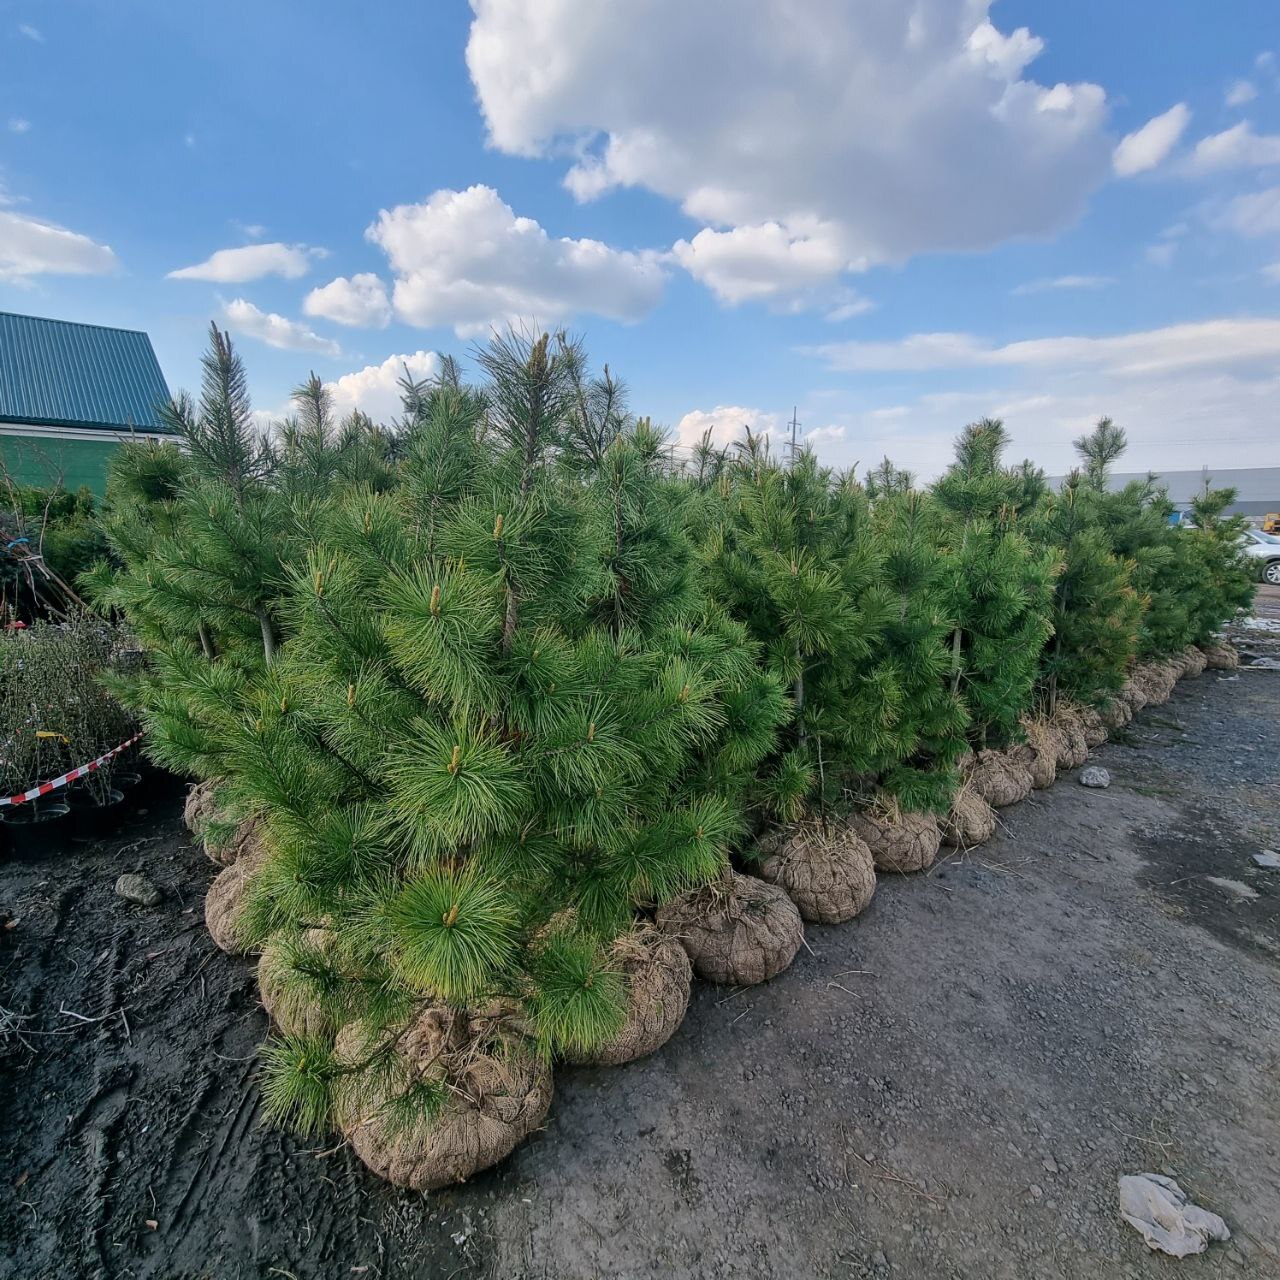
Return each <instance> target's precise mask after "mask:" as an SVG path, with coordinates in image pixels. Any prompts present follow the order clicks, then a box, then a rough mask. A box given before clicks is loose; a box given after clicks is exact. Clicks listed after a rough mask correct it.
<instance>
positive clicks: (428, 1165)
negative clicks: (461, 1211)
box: [334, 1006, 552, 1191]
mask: <svg viewBox="0 0 1280 1280" xmlns="http://www.w3.org/2000/svg"><path fill="white" fill-rule="evenodd" d="M519 1026H520V1024H519V1020H518V1019H516V1018H513V1017H507V1016H504V1015H503V1013H502V1012H501V1010H500V1009H498V1008H495V1009H494V1010H492V1011H487V1012H485V1013H481V1014H472V1015H470V1016H468V1015H467V1014H465V1013H462V1012H458V1011H455V1010H452V1009H445V1008H441V1007H436V1006H432V1007H428V1008H426V1009H425V1010H423V1011H422V1012H420V1013H419V1014H417V1015H416V1016H415V1018H414V1020H413V1022H412V1023H411V1024H410V1025H409V1026H408V1027H407V1028H398V1029H397V1030H396V1031H395V1032H394V1033H392V1035H391V1040H392V1041H393V1043H394V1047H393V1049H392V1053H393V1055H394V1058H395V1065H396V1068H397V1070H396V1071H394V1072H385V1071H378V1072H375V1073H372V1078H369V1077H368V1076H367V1075H366V1074H363V1073H357V1074H355V1075H354V1076H352V1077H351V1078H350V1080H349V1082H348V1087H346V1088H345V1089H344V1090H343V1092H342V1095H341V1097H340V1099H339V1106H338V1112H339V1125H340V1127H341V1129H342V1132H343V1134H344V1135H345V1136H346V1138H347V1140H348V1141H349V1142H350V1143H351V1149H352V1150H353V1151H354V1152H355V1153H356V1155H357V1156H359V1157H360V1159H361V1160H362V1161H363V1162H364V1164H365V1165H366V1166H367V1167H368V1168H369V1169H370V1170H372V1171H373V1172H374V1173H375V1174H377V1175H378V1177H380V1178H385V1179H386V1180H387V1181H388V1182H392V1183H394V1184H395V1185H396V1186H398V1187H408V1188H410V1189H411V1190H414V1191H435V1190H437V1189H438V1188H440V1187H447V1186H450V1185H452V1184H453V1183H456V1182H465V1181H466V1180H467V1179H468V1178H470V1177H471V1176H472V1175H473V1174H476V1173H478V1172H479V1171H480V1170H481V1169H487V1168H488V1167H489V1166H490V1165H493V1164H497V1162H498V1161H499V1160H501V1159H503V1158H504V1157H505V1156H508V1155H510V1153H511V1152H512V1151H513V1150H514V1149H515V1148H516V1146H517V1145H518V1144H519V1143H521V1142H522V1141H523V1140H524V1139H525V1138H526V1137H528V1136H529V1134H530V1133H532V1132H533V1131H534V1130H535V1129H537V1128H539V1127H540V1126H541V1124H542V1122H543V1120H545V1119H546V1115H547V1112H548V1111H549V1110H550V1108H551V1092H552V1085H551V1068H550V1067H549V1066H548V1065H547V1063H546V1062H545V1061H544V1060H543V1059H541V1058H540V1057H539V1056H538V1054H537V1053H536V1052H535V1049H534V1046H533V1043H532V1042H531V1041H530V1040H529V1039H527V1038H526V1037H525V1036H524V1035H523V1034H522V1033H521V1031H520V1029H519ZM334 1051H335V1055H336V1057H337V1058H338V1060H339V1061H340V1062H342V1063H346V1064H357V1063H361V1062H366V1061H368V1059H369V1055H370V1046H369V1043H368V1040H367V1038H366V1035H365V1033H364V1031H363V1029H362V1028H361V1026H360V1025H359V1024H358V1023H352V1024H350V1025H348V1026H346V1027H344V1028H343V1029H342V1030H341V1031H339V1032H338V1037H337V1040H336V1041H335V1044H334ZM428 1081H437V1082H439V1083H440V1084H441V1085H443V1086H444V1089H445V1098H446V1100H445V1101H444V1102H443V1104H442V1105H441V1107H440V1109H439V1110H438V1111H437V1112H436V1113H435V1114H434V1115H433V1116H431V1117H430V1119H426V1118H424V1119H422V1120H420V1121H418V1122H416V1123H408V1124H406V1123H405V1122H404V1120H403V1117H402V1116H399V1115H397V1114H395V1112H394V1110H393V1109H392V1108H391V1107H389V1105H388V1104H389V1103H390V1102H391V1101H393V1100H394V1099H395V1098H396V1097H397V1096H400V1095H401V1094H403V1092H404V1091H406V1090H407V1089H408V1088H409V1087H411V1086H413V1085H415V1084H421V1083H424V1082H428Z"/></svg>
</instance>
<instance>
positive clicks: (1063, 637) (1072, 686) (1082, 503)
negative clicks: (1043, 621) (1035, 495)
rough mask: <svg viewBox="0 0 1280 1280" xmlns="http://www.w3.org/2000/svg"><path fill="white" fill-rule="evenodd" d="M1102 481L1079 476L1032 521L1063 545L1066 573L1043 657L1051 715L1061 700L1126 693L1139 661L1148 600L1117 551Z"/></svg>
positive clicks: (1038, 531)
mask: <svg viewBox="0 0 1280 1280" xmlns="http://www.w3.org/2000/svg"><path fill="white" fill-rule="evenodd" d="M1094 483H1095V480H1094V478H1093V477H1092V476H1091V477H1090V480H1089V481H1086V480H1085V479H1084V478H1083V477H1082V476H1081V475H1080V473H1079V472H1072V473H1071V475H1069V476H1068V477H1067V479H1066V481H1065V482H1064V483H1063V485H1062V488H1061V489H1060V490H1059V492H1058V493H1056V494H1050V495H1048V496H1046V497H1045V498H1044V499H1043V500H1042V502H1041V503H1040V505H1039V506H1038V508H1036V509H1035V511H1034V512H1033V514H1032V516H1031V517H1030V519H1031V522H1032V524H1031V527H1032V529H1033V530H1034V535H1033V536H1036V537H1039V538H1042V539H1044V540H1045V541H1046V542H1047V543H1048V544H1050V545H1051V546H1053V547H1055V548H1056V549H1057V551H1058V554H1059V556H1060V560H1061V572H1060V573H1059V574H1058V576H1057V578H1056V580H1055V581H1054V585H1053V636H1052V639H1050V641H1049V643H1048V644H1047V645H1046V646H1045V649H1044V654H1043V658H1042V660H1041V677H1042V681H1043V686H1044V695H1045V698H1044V700H1045V704H1046V710H1047V711H1048V713H1049V714H1050V715H1052V714H1053V712H1054V711H1055V710H1056V709H1057V702H1058V698H1059V696H1060V695H1065V696H1066V697H1069V698H1073V699H1076V700H1079V701H1086V702H1088V701H1093V700H1095V699H1096V698H1098V697H1100V696H1102V695H1104V694H1106V693H1109V692H1113V691H1114V690H1116V689H1119V688H1120V686H1121V685H1122V684H1123V683H1124V679H1125V673H1126V671H1127V669H1128V667H1129V664H1130V663H1131V662H1132V660H1133V657H1134V653H1135V650H1136V647H1137V642H1138V627H1139V625H1140V624H1141V620H1142V599H1141V597H1140V596H1139V595H1138V593H1137V591H1135V590H1134V588H1133V585H1132V582H1131V568H1130V566H1129V565H1128V564H1126V563H1125V562H1124V561H1122V560H1120V559H1118V558H1117V557H1116V556H1114V555H1113V554H1112V552H1111V544H1110V539H1109V538H1108V537H1107V533H1106V530H1105V529H1104V528H1103V526H1102V523H1101V520H1100V518H1099V514H1098V509H1097V502H1096V493H1097V491H1096V490H1095V489H1094V488H1093V484H1094Z"/></svg>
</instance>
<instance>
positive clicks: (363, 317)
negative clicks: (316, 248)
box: [302, 271, 391, 329]
mask: <svg viewBox="0 0 1280 1280" xmlns="http://www.w3.org/2000/svg"><path fill="white" fill-rule="evenodd" d="M302 309H303V311H304V312H306V314H307V315H309V316H322V317H323V318H324V319H326V320H333V321H334V322H335V323H337V324H345V325H350V326H352V327H353V328H361V329H385V328H386V327H387V325H388V324H390V323H391V303H390V301H389V300H388V298H387V289H386V286H385V285H384V284H383V283H382V281H381V280H379V279H378V277H377V276H375V275H374V274H373V273H372V272H368V271H366V272H362V273H360V274H359V275H354V276H352V277H351V278H350V279H348V278H347V277H346V276H338V278H337V279H336V280H330V281H329V283H328V284H326V285H321V286H320V287H319V288H317V289H312V290H311V292H310V293H309V294H307V296H306V298H305V300H304V301H303V303H302Z"/></svg>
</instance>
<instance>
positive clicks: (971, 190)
mask: <svg viewBox="0 0 1280 1280" xmlns="http://www.w3.org/2000/svg"><path fill="white" fill-rule="evenodd" d="M472 8H473V9H474V11H475V19H474V22H473V24H472V28H471V35H470V40H469V42H468V46H467V61H468V66H469V68H470V71H471V76H472V79H473V81H474V83H475V86H476V90H477V93H478V96H479V100H480V105H481V108H482V110H483V112H484V116H485V120H486V123H487V125H488V130H489V136H490V140H491V141H492V143H493V144H494V145H495V146H496V147H498V148H499V149H500V150H502V151H505V152H508V153H511V154H515V155H523V156H558V155H563V154H572V155H573V156H574V157H575V160H574V162H573V166H572V168H571V169H570V170H569V172H568V174H567V175H566V185H567V186H568V188H569V190H570V191H572V192H573V193H574V195H576V196H577V197H578V198H579V199H591V198H594V197H598V196H600V195H601V194H603V193H604V192H606V191H608V190H610V189H611V188H614V187H619V186H633V187H643V188H646V189H648V190H651V191H654V192H657V193H659V194H661V195H663V196H665V197H668V198H670V199H672V200H674V201H677V202H678V203H679V204H680V206H681V208H682V209H683V210H684V212H685V213H687V214H688V215H689V216H691V217H692V218H694V219H696V220H697V221H698V222H699V223H701V224H702V228H703V229H702V230H699V231H698V232H696V233H695V234H694V235H692V236H690V237H689V238H688V239H687V240H686V241H682V242H681V243H680V244H679V245H677V246H676V250H675V252H676V256H677V259H678V260H679V261H680V262H681V263H682V265H684V266H685V267H686V268H687V269H688V270H690V271H691V272H693V274H694V275H695V276H696V277H697V278H698V279H700V280H703V281H704V282H705V283H706V284H707V285H708V286H709V287H710V288H712V289H713V290H714V291H715V292H716V294H717V295H718V296H719V297H721V298H723V299H725V300H726V301H729V302H734V301H740V300H746V299H751V298H765V299H774V298H777V297H780V296H785V295H786V294H787V293H788V291H795V290H800V291H803V290H805V289H809V288H811V287H812V286H813V284H814V282H815V281H816V280H818V279H833V278H835V277H838V276H839V275H840V274H841V273H843V272H845V271H847V270H849V269H850V267H851V266H862V265H873V264H876V263H883V262H898V261H902V260H904V259H906V258H909V257H911V256H912V255H914V254H918V253H923V252H929V251H938V250H970V249H985V248H989V247H991V246H994V245H996V244H999V243H1001V242H1002V241H1004V240H1006V239H1008V238H1010V237H1014V236H1026V235H1039V234H1046V233H1049V232H1052V231H1054V230H1056V229H1058V228H1060V227H1062V226H1064V225H1067V224H1069V223H1070V222H1071V221H1073V220H1074V219H1075V218H1076V217H1077V216H1078V215H1079V214H1080V212H1081V211H1082V210H1083V208H1084V205H1085V202H1086V199H1087V197H1088V195H1089V193H1090V192H1091V191H1092V190H1093V189H1094V188H1095V187H1096V186H1097V185H1099V184H1100V183H1101V182H1102V181H1103V180H1104V179H1105V177H1106V174H1107V170H1108V165H1109V158H1110V153H1111V142H1110V140H1109V139H1108V137H1107V135H1106V131H1105V125H1106V114H1107V104H1106V98H1105V95H1104V93H1103V91H1102V89H1100V88H1099V87H1098V86H1096V85H1092V84H1057V85H1052V86H1045V85H1041V84H1038V83H1036V82H1035V81H1034V80H1031V79H1025V78H1023V75H1024V72H1025V70H1026V68H1027V66H1028V64H1029V63H1030V62H1031V61H1032V60H1033V59H1034V58H1035V56H1036V55H1037V54H1038V53H1039V52H1040V49H1041V47H1042V45H1041V41H1040V40H1039V39H1038V38H1037V37H1035V36H1034V35H1032V34H1031V33H1030V32H1029V31H1027V30H1026V29H1024V28H1019V29H1018V30H1016V31H1013V32H1012V33H1003V32H1001V31H1000V30H998V29H997V28H996V27H995V26H994V25H993V24H992V23H991V22H990V21H989V19H988V13H989V9H990V4H989V3H988V2H987V0H915V3H912V4H910V5H906V4H902V3H901V2H900V0H867V2H866V3H861V4H856V5H854V4H849V3H848V2H847V0H805V3H801V4H797V3H795V0H757V2H756V3H755V4H754V5H753V6H752V10H751V20H750V21H744V20H743V16H742V8H741V4H740V3H739V0H703V3H700V4H697V5H692V6H691V5H689V4H688V3H686V0H649V3H646V4H643V5H625V6H619V5H612V6H603V5H597V6H585V7H584V6H582V5H574V4H569V3H567V2H565V0H556V2H554V3H542V4H529V3H527V0H472Z"/></svg>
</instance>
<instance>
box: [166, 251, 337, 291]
mask: <svg viewBox="0 0 1280 1280" xmlns="http://www.w3.org/2000/svg"><path fill="white" fill-rule="evenodd" d="M324 256H325V253H324V251H323V250H318V249H310V248H308V247H307V246H306V245H305V244H280V243H279V242H276V243H273V244H246V245H242V246H241V247H240V248H238V249H219V250H218V251H217V252H216V253H214V254H211V255H210V256H209V257H208V258H206V259H205V260H204V261H203V262H198V263H196V264H195V266H191V267H180V268H179V269H178V270H177V271H170V272H169V279H170V280H209V281H212V282H213V283H214V284H247V283H248V282H249V281H250V280H261V279H262V278H263V277H264V276H283V277H284V278H285V279H286V280H296V279H298V277H299V276H305V275H306V274H307V272H308V271H310V270H311V259H312V258H315V257H324Z"/></svg>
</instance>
